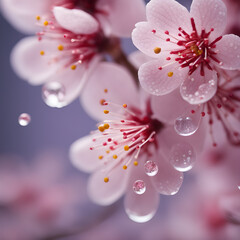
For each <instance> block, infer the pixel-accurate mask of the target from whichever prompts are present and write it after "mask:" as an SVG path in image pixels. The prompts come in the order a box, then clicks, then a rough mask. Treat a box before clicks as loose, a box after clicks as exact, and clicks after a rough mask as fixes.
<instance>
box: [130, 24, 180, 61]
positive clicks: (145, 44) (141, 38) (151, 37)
mask: <svg viewBox="0 0 240 240" xmlns="http://www.w3.org/2000/svg"><path fill="white" fill-rule="evenodd" d="M153 30H154V27H153V25H152V24H151V23H149V22H139V23H137V24H136V28H135V29H134V30H133V32H132V41H133V44H134V45H135V46H136V47H137V48H138V49H139V50H140V51H141V52H143V53H144V54H146V55H148V56H149V57H153V58H159V57H161V54H162V53H160V54H156V53H155V52H154V49H155V48H156V47H159V48H161V49H164V48H165V49H171V47H172V45H173V44H172V43H170V44H169V42H166V41H164V40H162V39H161V38H159V37H158V35H156V34H154V33H153V32H152V31H153ZM174 47H175V46H174ZM176 47H177V46H176Z"/></svg>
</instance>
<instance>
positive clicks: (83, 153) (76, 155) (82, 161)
mask: <svg viewBox="0 0 240 240" xmlns="http://www.w3.org/2000/svg"><path fill="white" fill-rule="evenodd" d="M93 138H94V136H92V135H89V136H85V137H83V138H80V139H78V140H77V141H75V142H74V143H73V144H72V145H71V147H70V151H69V154H70V160H71V162H72V164H73V165H74V166H75V167H76V168H78V169H80V170H82V171H84V172H93V171H95V170H96V169H97V168H98V167H100V166H101V165H102V163H101V161H100V160H99V159H98V156H99V155H101V152H100V151H96V150H90V147H92V146H93V140H92V139H93Z"/></svg>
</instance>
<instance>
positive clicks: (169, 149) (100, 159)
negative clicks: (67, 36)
mask: <svg viewBox="0 0 240 240" xmlns="http://www.w3.org/2000/svg"><path fill="white" fill-rule="evenodd" d="M97 68H98V69H96V71H94V73H93V74H92V75H91V77H90V79H89V81H88V82H87V84H86V86H85V91H84V92H83V94H82V95H81V101H82V105H83V107H84V109H85V110H86V111H87V113H88V114H89V115H90V116H92V117H93V118H95V119H97V120H99V121H101V122H100V123H99V124H98V130H97V131H93V132H92V133H91V134H90V135H89V136H86V137H84V138H81V139H79V140H77V141H76V142H75V143H73V145H72V146H71V149H70V158H71V159H72V162H73V164H74V165H75V166H76V167H77V168H79V169H80V170H83V171H85V172H91V173H92V175H91V177H90V179H89V182H88V194H89V196H90V198H91V199H92V201H93V202H95V203H97V204H100V205H109V204H112V203H113V202H115V201H116V200H118V199H119V198H120V197H121V196H122V195H123V194H124V193H125V194H126V195H125V198H124V205H125V211H126V213H127V214H128V216H129V217H130V218H131V219H132V220H133V221H136V222H146V221H148V220H150V219H151V218H152V217H153V216H154V214H155V212H156V210H157V206H158V202H159V193H161V194H165V195H173V194H175V193H177V192H178V190H179V188H180V186H181V184H182V181H183V174H182V172H183V171H187V170H189V169H191V168H192V165H193V162H194V160H195V157H196V156H195V154H196V153H197V152H198V151H199V149H201V145H202V140H203V138H202V134H203V133H204V131H198V133H196V134H194V135H193V136H190V137H186V138H182V137H180V136H179V135H178V134H176V133H175V131H174V129H173V125H172V124H171V122H172V121H173V119H172V118H173V117H172V115H171V114H169V111H172V109H171V110H170V109H169V111H167V110H164V112H163V113H162V116H161V118H160V117H159V116H160V115H161V109H160V108H157V106H155V109H154V108H152V107H151V100H150V99H149V96H148V95H146V93H143V92H142V91H139V90H138V89H137V88H136V86H135V85H134V82H133V79H132V78H131V76H130V75H129V74H128V72H126V71H125V70H124V69H123V68H122V67H120V66H117V65H113V64H111V63H101V64H99V65H98V66H97ZM97 72H98V74H101V76H102V78H101V79H99V76H98V74H97ZM180 102H181V103H182V105H184V103H185V102H184V101H183V100H182V99H181V98H180ZM163 104H164V103H163ZM104 119H105V120H104ZM160 119H161V120H160ZM202 130H203V129H202ZM194 143H197V144H196V146H195V145H194ZM176 169H178V170H179V171H177V170H176Z"/></svg>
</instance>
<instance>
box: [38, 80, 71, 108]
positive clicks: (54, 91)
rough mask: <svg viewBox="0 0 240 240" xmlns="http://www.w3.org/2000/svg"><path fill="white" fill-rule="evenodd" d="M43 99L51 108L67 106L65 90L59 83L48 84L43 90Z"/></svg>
mask: <svg viewBox="0 0 240 240" xmlns="http://www.w3.org/2000/svg"><path fill="white" fill-rule="evenodd" d="M42 97H43V100H44V102H45V103H46V104H47V105H48V106H49V107H56V108H61V107H64V106H65V105H66V103H65V101H64V98H65V89H64V87H63V86H62V85H61V84H60V83H58V82H49V83H46V84H45V85H44V86H43V88H42Z"/></svg>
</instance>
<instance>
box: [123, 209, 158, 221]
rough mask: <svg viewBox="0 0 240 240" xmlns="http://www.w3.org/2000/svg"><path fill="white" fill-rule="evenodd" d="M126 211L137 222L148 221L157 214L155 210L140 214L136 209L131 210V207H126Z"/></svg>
mask: <svg viewBox="0 0 240 240" xmlns="http://www.w3.org/2000/svg"><path fill="white" fill-rule="evenodd" d="M126 213H127V215H128V217H129V218H130V219H131V220H132V221H134V222H137V223H145V222H148V221H149V220H151V219H152V218H153V216H154V215H155V212H151V213H148V214H145V215H139V214H138V213H136V212H134V211H131V210H129V209H126Z"/></svg>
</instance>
